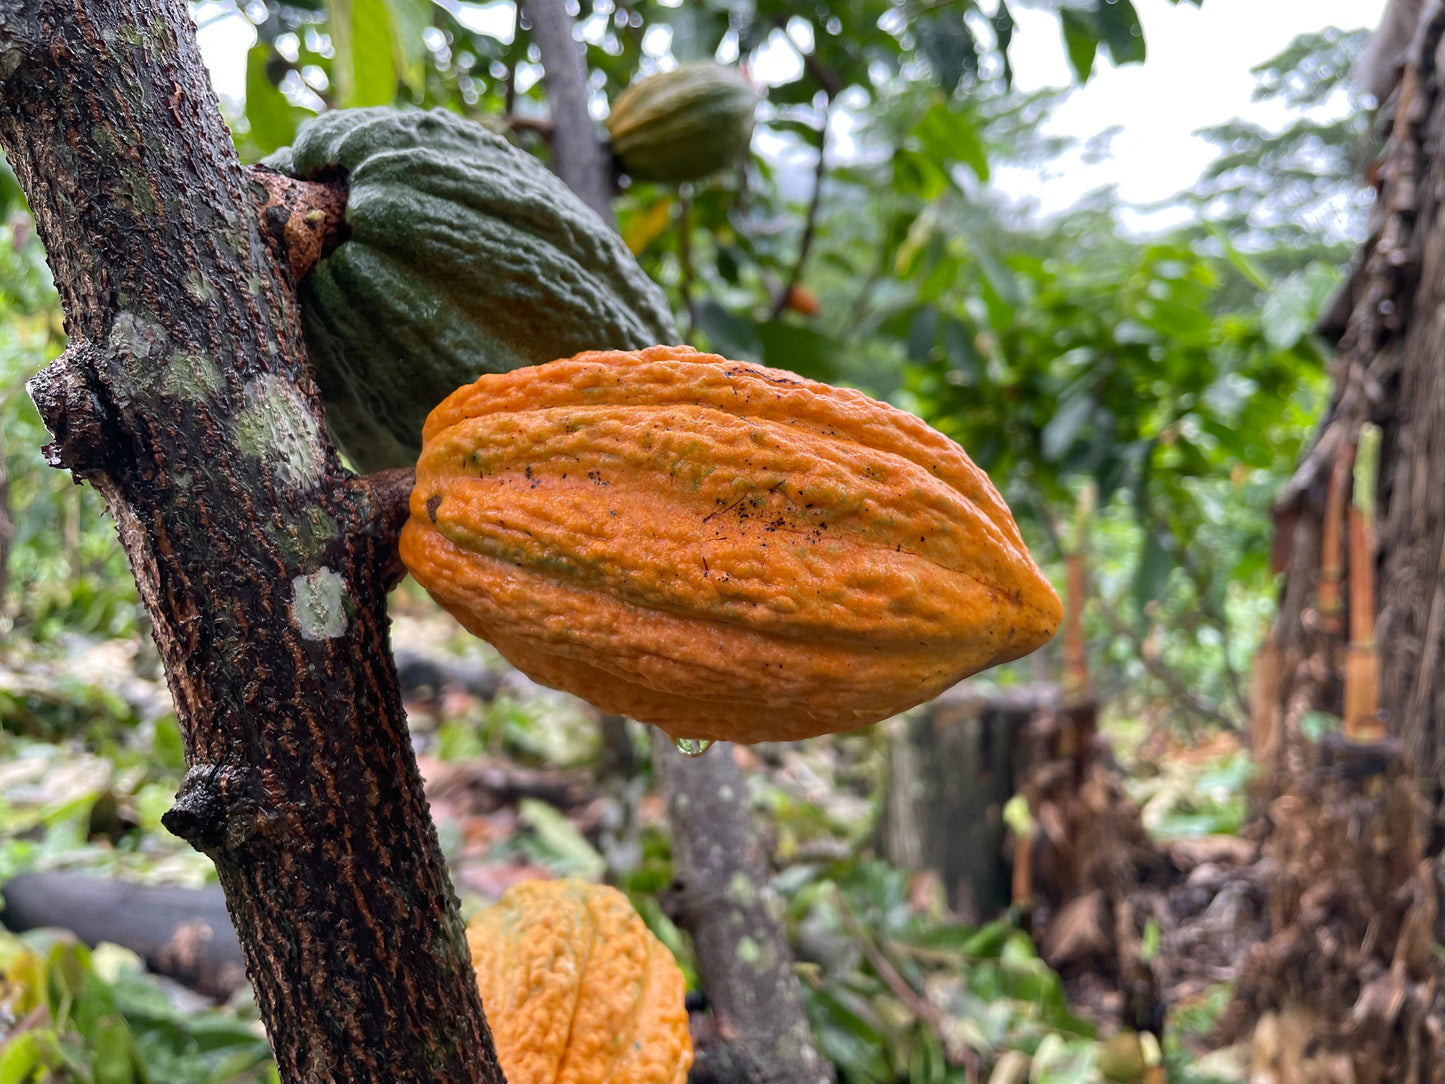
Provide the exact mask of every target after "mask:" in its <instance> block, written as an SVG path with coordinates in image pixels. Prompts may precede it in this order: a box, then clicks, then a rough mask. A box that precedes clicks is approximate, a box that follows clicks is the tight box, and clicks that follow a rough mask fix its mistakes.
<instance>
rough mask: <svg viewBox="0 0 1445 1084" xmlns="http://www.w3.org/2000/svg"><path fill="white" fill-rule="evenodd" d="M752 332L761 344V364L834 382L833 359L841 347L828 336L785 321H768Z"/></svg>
mask: <svg viewBox="0 0 1445 1084" xmlns="http://www.w3.org/2000/svg"><path fill="white" fill-rule="evenodd" d="M754 329H755V331H756V333H757V337H758V341H759V342H760V343H761V344H762V348H763V364H764V365H770V366H772V367H773V368H775V369H788V370H790V371H792V372H795V373H797V374H798V375H799V376H806V377H808V378H809V379H810V380H822V381H836V380H837V379H838V366H837V358H838V357H839V356H840V355H841V354H842V347H841V346H840V345H839V343H838V340H837V339H835V338H833V337H832V336H831V335H826V334H824V333H823V332H821V331H818V330H817V329H816V328H812V327H808V326H806V325H804V324H794V323H790V322H789V321H786V320H768V321H766V322H762V323H758V324H756V325H754Z"/></svg>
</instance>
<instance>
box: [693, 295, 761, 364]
mask: <svg viewBox="0 0 1445 1084" xmlns="http://www.w3.org/2000/svg"><path fill="white" fill-rule="evenodd" d="M697 326H698V329H699V330H701V331H702V332H703V333H704V334H706V335H707V338H708V344H709V345H710V346H711V347H712V349H713V350H714V351H716V352H717V353H719V354H724V355H726V356H727V357H730V358H735V359H737V360H738V361H762V360H763V344H762V340H761V339H759V338H758V329H757V325H756V324H754V323H753V322H752V321H751V320H746V319H744V318H743V317H741V316H734V315H733V314H732V313H730V312H728V310H727V309H725V308H723V307H722V306H721V305H719V304H718V303H717V302H716V301H713V300H712V299H711V298H707V299H704V300H703V301H700V302H698V306H697Z"/></svg>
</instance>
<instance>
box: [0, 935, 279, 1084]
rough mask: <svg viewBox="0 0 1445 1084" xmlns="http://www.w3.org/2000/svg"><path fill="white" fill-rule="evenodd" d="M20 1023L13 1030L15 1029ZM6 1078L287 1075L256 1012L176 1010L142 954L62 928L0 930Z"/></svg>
mask: <svg viewBox="0 0 1445 1084" xmlns="http://www.w3.org/2000/svg"><path fill="white" fill-rule="evenodd" d="M12 1029H13V1030H12ZM7 1033H9V1037H8V1038H7V1039H6V1040H5V1041H4V1042H3V1043H0V1081H3V1082H4V1084H26V1082H28V1081H37V1082H39V1081H54V1082H56V1084H60V1082H65V1084H222V1082H226V1084H262V1082H266V1081H272V1082H274V1081H279V1077H278V1075H277V1073H276V1069H275V1066H274V1065H273V1064H272V1062H271V1051H270V1048H269V1047H268V1046H267V1045H266V1040H265V1037H264V1035H263V1034H261V1033H260V1031H259V1028H258V1024H257V1021H256V1019H255V1013H254V1011H252V1012H250V1013H249V1014H248V1015H247V1016H238V1015H237V1014H235V1013H230V1012H222V1011H218V1010H214V1009H212V1010H201V1011H196V1010H191V1011H185V1012H183V1011H181V1010H179V1009H177V1008H176V1007H175V1006H174V1005H173V1004H172V1003H171V1002H170V1001H169V1000H168V999H167V997H166V995H165V994H164V993H163V992H162V991H161V989H160V988H159V987H158V986H157V985H156V983H155V982H154V981H153V980H152V979H150V978H148V977H147V976H146V975H145V974H144V972H143V970H142V966H141V962H140V960H139V958H137V957H135V956H134V955H133V954H131V953H129V952H126V951H125V950H124V949H120V948H117V947H116V946H115V945H103V946H101V947H99V948H98V949H96V950H95V951H94V952H92V951H91V950H90V949H88V948H86V947H85V946H84V945H82V944H79V943H78V942H76V941H74V940H72V939H70V938H69V937H68V936H65V935H63V934H59V933H57V932H55V931H45V930H37V931H34V932H32V933H28V934H24V935H22V936H20V937H15V936H13V935H11V934H8V933H5V932H4V931H3V930H0V1035H4V1034H7Z"/></svg>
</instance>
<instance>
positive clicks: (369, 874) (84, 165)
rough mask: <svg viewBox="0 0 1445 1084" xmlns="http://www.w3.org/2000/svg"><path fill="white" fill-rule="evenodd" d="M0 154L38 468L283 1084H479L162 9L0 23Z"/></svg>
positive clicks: (299, 407) (197, 82)
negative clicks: (95, 583) (56, 498)
mask: <svg viewBox="0 0 1445 1084" xmlns="http://www.w3.org/2000/svg"><path fill="white" fill-rule="evenodd" d="M0 80H3V83H0V144H3V147H4V150H5V152H6V154H7V156H8V158H9V161H10V164H11V165H12V166H13V167H14V169H15V172H16V175H17V176H18V177H19V178H20V181H21V183H22V185H23V186H24V188H25V191H26V194H27V196H28V197H29V201H30V206H31V208H32V210H33V211H34V214H35V219H36V225H37V227H38V229H39V231H40V235H41V237H42V239H43V240H44V242H45V245H46V249H47V252H48V256H49V260H50V265H51V269H52V271H53V272H54V277H55V281H56V285H57V287H58V289H59V291H60V298H61V302H62V304H63V306H64V309H65V319H66V331H67V333H68V335H69V337H70V347H69V349H68V350H67V351H66V353H65V354H64V355H63V356H62V357H61V358H60V359H59V360H58V361H56V362H55V363H53V364H52V365H51V366H50V367H49V368H48V369H46V370H45V371H44V372H43V373H42V374H40V376H38V377H37V378H36V379H35V380H34V381H33V382H32V394H33V397H34V398H35V400H36V404H37V406H38V407H39V409H40V412H41V415H42V417H43V418H44V420H45V422H46V425H47V426H48V427H49V429H50V430H51V432H52V434H53V435H54V443H53V444H52V445H50V446H49V449H48V452H49V456H50V461H51V462H52V463H53V464H54V465H56V466H63V467H68V468H70V469H71V470H72V471H73V472H74V473H75V474H76V475H77V476H78V477H80V478H83V479H84V480H86V481H88V482H90V483H91V484H92V485H94V486H95V488H96V489H97V490H98V491H99V492H100V493H101V495H102V496H103V497H104V499H105V500H106V502H107V504H108V506H109V509H110V512H111V514H112V515H113V516H114V518H115V521H116V524H117V527H118V530H119V533H120V537H121V541H122V543H123V545H124V547H125V550H126V553H127V555H128V557H129V559H130V563H131V568H132V570H133V572H134V574H135V577H136V582H137V584H138V586H139V589H140V595H141V598H142V601H143V602H144V605H145V607H146V610H147V612H148V614H149V616H150V618H151V620H152V621H153V623H154V629H155V640H156V644H157V647H158V648H159V651H160V655H161V658H162V659H163V661H164V663H165V669H166V676H167V680H168V682H169V684H170V689H171V692H172V694H173V696H174V698H175V703H176V710H177V714H178V717H179V720H180V725H181V730H182V735H183V738H184V744H185V749H186V758H187V763H188V765H189V769H188V771H187V774H186V777H185V780H184V782H183V783H182V786H181V792H180V794H179V796H178V798H177V801H176V805H175V807H174V808H173V809H172V811H171V812H170V813H169V814H168V815H167V817H166V823H167V825H168V827H170V828H171V829H172V831H175V832H177V834H179V835H181V836H183V837H184V838H186V839H187V840H189V841H190V842H191V843H192V844H193V845H195V846H196V847H197V848H199V849H201V850H202V851H204V852H206V853H207V854H208V855H210V856H211V857H212V859H213V860H214V861H215V863H216V868H217V871H218V873H219V875H220V881H221V885H222V887H223V888H224V890H225V893H226V900H227V905H228V908H229V910H230V913H231V916H232V919H233V921H234V923H235V926H236V930H237V933H238V935H239V938H240V941H241V944H242V947H243V949H244V952H245V958H246V965H247V970H248V972H249V974H250V976H251V979H252V981H253V983H254V985H255V988H256V999H257V1004H258V1005H259V1007H260V1010H261V1013H262V1017H263V1019H264V1020H265V1023H266V1027H267V1030H268V1033H269V1035H270V1038H271V1043H272V1046H273V1048H274V1050H275V1053H276V1058H277V1061H278V1063H279V1065H280V1068H281V1073H282V1077H283V1079H285V1080H287V1081H303V1080H304V1081H308V1082H313V1081H375V1080H380V1079H386V1080H394V1081H416V1082H422V1081H427V1082H431V1081H457V1082H461V1081H468V1082H470V1081H477V1080H489V1081H501V1079H502V1076H501V1072H500V1070H499V1069H498V1068H497V1064H496V1057H495V1054H494V1052H493V1050H492V1044H491V1039H490V1036H489V1035H488V1033H487V1030H486V1025H485V1022H484V1020H483V1018H482V1013H481V1006H480V1004H479V1001H478V998H477V995H476V984H475V982H474V980H473V977H472V973H471V968H470V963H469V958H468V953H467V950H466V944H465V937H464V931H463V928H462V924H461V920H460V918H459V916H458V912H457V908H456V901H455V898H454V896H453V894H452V891H451V887H450V885H449V883H448V881H447V878H446V874H445V871H444V868H443V865H442V861H441V856H440V853H439V849H438V847H437V842H436V835H435V831H434V829H433V827H432V825H431V822H430V819H429V817H428V814H427V809H426V804H425V800H424V798H423V796H422V787H421V780H420V777H419V775H418V772H417V768H416V763H415V760H414V758H413V756H412V752H411V747H410V745H409V743H408V741H407V735H406V729H405V722H404V718H403V714H402V710H401V702H400V696H399V694H398V691H397V683H396V676H395V672H394V670H393V667H392V664H391V660H390V655H389V652H388V645H387V622H386V614H385V583H386V576H387V569H388V563H389V557H390V552H391V547H392V543H393V539H392V538H391V537H390V535H391V533H392V530H393V529H394V526H395V524H394V522H392V521H391V519H390V517H388V516H387V515H384V514H382V512H381V510H380V508H379V503H378V501H377V500H376V499H375V498H374V496H373V492H372V488H371V487H370V486H368V485H358V484H356V482H355V480H354V479H351V478H350V477H349V476H348V475H347V474H346V473H345V472H344V471H343V470H342V469H341V467H340V465H339V462H338V460H337V457H336V453H335V451H334V450H333V449H332V448H331V447H330V445H329V443H328V441H327V439H326V433H325V428H324V424H323V422H322V415H321V407H320V402H319V400H318V398H317V395H316V390H315V387H314V384H313V383H312V381H311V378H310V376H309V374H308V372H307V369H306V365H305V359H304V353H303V347H302V340H301V334H300V329H299V324H298V318H297V311H296V302H295V298H294V296H293V293H292V291H291V289H290V286H289V277H288V275H287V273H286V272H284V271H283V270H282V265H281V262H280V260H281V258H282V257H281V254H280V253H279V252H278V251H277V250H275V249H273V248H271V247H268V245H267V243H266V241H265V238H264V236H263V232H262V230H261V228H260V225H259V223H258V221H257V215H256V213H255V210H254V207H253V203H252V201H253V200H255V201H256V202H261V201H262V200H264V194H263V193H261V192H258V191H255V190H253V189H252V188H251V187H250V186H249V185H248V183H247V181H246V179H245V176H244V174H243V172H242V170H241V167H240V164H239V162H238V161H237V159H236V156H235V152H234V150H233V149H232V146H231V142H230V139H229V136H228V134H227V132H226V129H225V126H224V125H223V123H222V122H221V118H220V115H219V113H218V111H217V108H216V101H215V97H214V95H213V94H212V92H211V90H210V88H209V86H208V83H207V80H206V75H205V72H204V70H203V68H202V66H201V61H200V57H199V55H198V53H197V50H196V47H195V37H194V29H193V27H192V25H191V22H190V19H189V16H188V14H187V10H186V6H185V4H184V3H182V2H181V0H84V2H82V0H43V2H41V3H35V2H33V0H0Z"/></svg>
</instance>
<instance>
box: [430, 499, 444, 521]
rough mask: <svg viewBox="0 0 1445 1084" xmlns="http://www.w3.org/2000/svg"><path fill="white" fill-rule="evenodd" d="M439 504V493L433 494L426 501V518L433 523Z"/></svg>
mask: <svg viewBox="0 0 1445 1084" xmlns="http://www.w3.org/2000/svg"><path fill="white" fill-rule="evenodd" d="M441 504H442V495H441V494H440V493H433V494H432V495H431V496H430V497H428V498H427V499H426V514H427V518H428V519H430V520H431V521H432V522H433V523H435V522H436V521H437V509H438V508H440V507H441Z"/></svg>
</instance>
